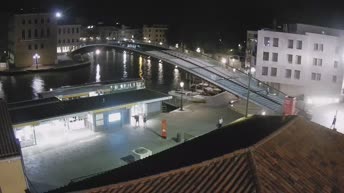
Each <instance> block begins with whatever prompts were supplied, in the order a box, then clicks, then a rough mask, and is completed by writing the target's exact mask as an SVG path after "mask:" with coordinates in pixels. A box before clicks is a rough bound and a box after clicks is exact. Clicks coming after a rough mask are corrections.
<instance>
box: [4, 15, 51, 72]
mask: <svg viewBox="0 0 344 193" xmlns="http://www.w3.org/2000/svg"><path fill="white" fill-rule="evenodd" d="M56 37H57V23H56V18H55V17H54V15H53V14H50V13H28V14H15V15H14V16H13V17H12V18H11V20H10V22H9V33H8V41H9V42H8V51H9V61H8V62H9V64H10V67H17V68H22V67H30V66H40V65H51V64H56V63H57V56H56V47H57V46H56V43H57V42H56Z"/></svg>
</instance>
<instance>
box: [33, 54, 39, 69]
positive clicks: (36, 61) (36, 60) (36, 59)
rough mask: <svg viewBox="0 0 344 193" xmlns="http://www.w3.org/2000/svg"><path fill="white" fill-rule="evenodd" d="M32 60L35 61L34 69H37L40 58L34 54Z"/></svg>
mask: <svg viewBox="0 0 344 193" xmlns="http://www.w3.org/2000/svg"><path fill="white" fill-rule="evenodd" d="M32 58H33V59H35V64H36V69H38V59H40V58H41V56H40V55H38V54H37V53H36V54H35V55H33V57H32Z"/></svg>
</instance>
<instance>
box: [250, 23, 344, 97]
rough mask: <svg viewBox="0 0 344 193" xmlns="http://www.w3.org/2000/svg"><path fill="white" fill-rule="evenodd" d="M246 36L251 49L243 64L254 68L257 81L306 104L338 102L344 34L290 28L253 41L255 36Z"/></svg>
mask: <svg viewBox="0 0 344 193" xmlns="http://www.w3.org/2000/svg"><path fill="white" fill-rule="evenodd" d="M248 36H249V37H248V40H247V44H251V45H250V46H248V48H249V49H248V50H247V52H246V53H247V55H249V56H250V57H248V58H246V59H247V60H246V63H247V64H249V65H251V66H255V67H256V74H255V76H256V78H258V79H259V80H261V81H264V82H268V83H269V84H270V85H272V86H273V87H275V88H277V89H279V90H281V91H283V92H285V93H287V94H289V95H293V96H299V97H301V98H303V97H304V99H305V102H307V103H308V104H324V103H332V102H339V98H340V94H341V90H342V84H343V58H342V54H343V40H344V31H342V30H337V29H331V28H325V27H319V26H311V25H305V24H293V25H286V26H285V27H284V30H283V31H273V30H269V29H262V30H259V31H258V33H257V38H256V39H255V38H254V33H251V32H249V33H248ZM255 42H257V43H256V45H255ZM255 49H256V50H257V51H256V54H255ZM255 56H256V60H255V61H256V63H254V62H253V60H252V59H254V57H255Z"/></svg>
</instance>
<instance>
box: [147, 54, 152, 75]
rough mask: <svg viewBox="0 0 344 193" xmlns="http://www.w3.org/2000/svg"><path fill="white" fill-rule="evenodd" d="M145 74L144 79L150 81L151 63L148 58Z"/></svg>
mask: <svg viewBox="0 0 344 193" xmlns="http://www.w3.org/2000/svg"><path fill="white" fill-rule="evenodd" d="M146 71H147V74H146V77H147V79H149V80H150V79H151V78H152V63H151V60H150V59H149V58H148V59H147V70H146Z"/></svg>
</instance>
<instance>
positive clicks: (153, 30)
mask: <svg viewBox="0 0 344 193" xmlns="http://www.w3.org/2000/svg"><path fill="white" fill-rule="evenodd" d="M167 30H168V28H167V26H166V25H152V26H148V25H144V26H143V30H142V32H143V40H144V41H145V42H152V43H161V44H165V43H166V42H167V37H166V35H167Z"/></svg>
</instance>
